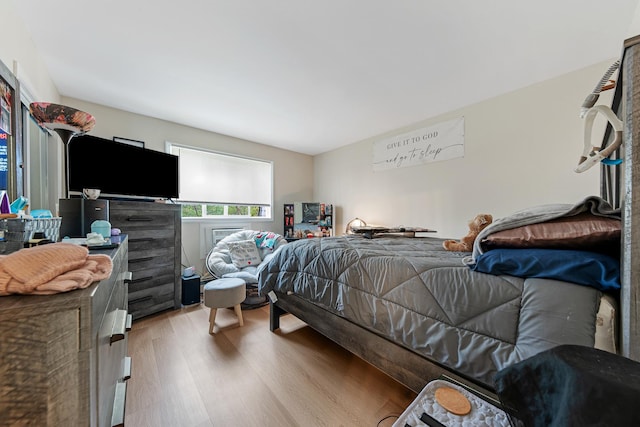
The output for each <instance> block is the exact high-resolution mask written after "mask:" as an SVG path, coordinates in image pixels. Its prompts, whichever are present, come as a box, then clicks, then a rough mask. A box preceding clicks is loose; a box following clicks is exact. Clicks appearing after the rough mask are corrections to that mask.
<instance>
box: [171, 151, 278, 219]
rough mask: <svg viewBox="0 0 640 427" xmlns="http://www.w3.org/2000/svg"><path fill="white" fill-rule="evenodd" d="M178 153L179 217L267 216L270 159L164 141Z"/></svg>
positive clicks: (271, 163) (271, 169) (270, 187)
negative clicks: (180, 206)
mask: <svg viewBox="0 0 640 427" xmlns="http://www.w3.org/2000/svg"><path fill="white" fill-rule="evenodd" d="M167 150H168V152H169V153H171V154H174V155H176V156H178V158H179V165H180V166H179V167H180V178H179V179H180V197H179V199H178V201H179V202H180V203H181V204H182V217H183V218H209V219H211V218H234V219H236V218H260V219H270V218H271V205H272V201H273V162H270V161H266V160H259V159H251V158H247V157H241V156H236V155H232V154H224V153H218V152H214V151H210V150H205V149H201V148H195V147H188V146H184V145H179V144H174V143H171V142H167Z"/></svg>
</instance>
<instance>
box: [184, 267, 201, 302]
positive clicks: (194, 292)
mask: <svg viewBox="0 0 640 427" xmlns="http://www.w3.org/2000/svg"><path fill="white" fill-rule="evenodd" d="M199 302H200V276H198V275H197V274H194V275H193V276H189V277H185V276H182V305H191V304H196V303H199Z"/></svg>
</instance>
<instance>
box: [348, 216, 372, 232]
mask: <svg viewBox="0 0 640 427" xmlns="http://www.w3.org/2000/svg"><path fill="white" fill-rule="evenodd" d="M366 225H367V223H366V222H364V221H363V220H361V219H360V218H357V217H356V218H354V219H352V220H351V221H349V222H348V223H347V228H346V229H345V233H346V234H354V233H353V230H352V229H351V228H352V227H364V226H366Z"/></svg>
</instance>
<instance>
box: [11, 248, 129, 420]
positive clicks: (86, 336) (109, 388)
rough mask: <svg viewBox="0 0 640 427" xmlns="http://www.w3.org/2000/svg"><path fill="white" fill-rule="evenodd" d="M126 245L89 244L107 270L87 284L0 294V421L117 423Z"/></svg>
mask: <svg viewBox="0 0 640 427" xmlns="http://www.w3.org/2000/svg"><path fill="white" fill-rule="evenodd" d="M127 252H128V248H127V239H126V236H124V238H123V241H122V243H121V244H120V246H119V247H118V248H117V249H110V250H100V251H96V252H95V253H105V254H109V255H110V256H111V258H112V260H113V271H112V273H111V276H110V277H109V278H108V279H105V280H102V281H100V282H95V283H93V284H92V285H90V286H89V287H88V288H86V289H81V290H75V291H70V292H64V293H59V294H55V295H47V296H36V295H24V296H4V297H0V337H1V339H0V358H1V359H2V362H1V363H0V425H2V426H5V425H7V426H8V425H34V426H36V425H37V426H52V427H53V426H99V427H102V426H112V425H123V423H124V402H125V395H126V382H125V381H126V380H127V379H128V378H129V376H130V373H131V359H130V358H129V357H127V332H126V331H127V330H128V328H130V324H131V317H130V316H129V315H128V314H127V298H126V297H127V283H126V281H127V280H126V279H128V273H127ZM92 253H93V252H92Z"/></svg>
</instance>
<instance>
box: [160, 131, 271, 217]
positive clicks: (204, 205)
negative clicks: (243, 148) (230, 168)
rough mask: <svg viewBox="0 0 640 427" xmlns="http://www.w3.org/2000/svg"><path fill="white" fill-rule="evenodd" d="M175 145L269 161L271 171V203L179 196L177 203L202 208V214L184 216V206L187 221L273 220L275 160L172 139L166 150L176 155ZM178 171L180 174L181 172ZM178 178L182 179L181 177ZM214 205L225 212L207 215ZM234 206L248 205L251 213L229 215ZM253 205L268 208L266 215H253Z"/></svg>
mask: <svg viewBox="0 0 640 427" xmlns="http://www.w3.org/2000/svg"><path fill="white" fill-rule="evenodd" d="M173 147H176V148H184V149H188V150H194V151H200V152H205V153H212V154H216V155H218V156H225V157H230V158H234V159H242V160H250V161H256V162H262V163H267V164H268V165H269V169H270V171H269V190H270V202H269V205H264V204H259V203H256V204H242V203H226V204H225V203H224V202H190V201H188V200H181V199H180V198H179V197H178V199H176V200H175V202H176V203H179V204H181V205H183V206H185V205H192V206H199V207H200V209H201V216H184V207H183V208H182V209H181V213H180V215H181V217H182V219H183V220H187V221H202V220H207V221H210V220H218V221H226V222H228V221H238V220H242V221H273V220H274V216H273V213H274V209H273V206H274V198H275V196H274V162H273V161H272V160H266V159H260V158H257V157H249V156H244V155H241V154H235V153H227V152H223V151H217V150H212V149H208V148H202V147H196V146H193V145H187V144H180V143H176V142H172V141H165V152H167V153H169V154H174V155H175V153H173V150H172V148H173ZM178 173H179V174H180V172H178ZM178 179H180V177H179V178H178ZM214 206H222V207H223V212H224V213H223V214H222V215H207V213H206V212H207V208H208V207H214ZM233 206H243V207H247V210H248V212H249V214H248V215H233V214H232V215H229V214H228V211H229V207H233ZM252 207H257V208H265V209H266V214H265V216H251V210H252V209H251V208H252Z"/></svg>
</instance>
